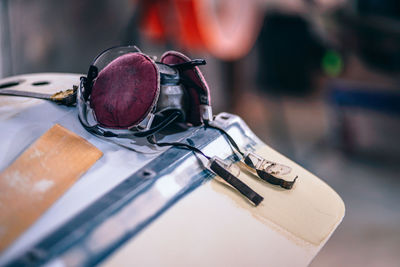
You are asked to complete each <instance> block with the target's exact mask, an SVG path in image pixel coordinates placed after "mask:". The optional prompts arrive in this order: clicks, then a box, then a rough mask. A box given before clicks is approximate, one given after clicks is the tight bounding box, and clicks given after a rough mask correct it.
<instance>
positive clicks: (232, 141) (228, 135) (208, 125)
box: [204, 121, 244, 157]
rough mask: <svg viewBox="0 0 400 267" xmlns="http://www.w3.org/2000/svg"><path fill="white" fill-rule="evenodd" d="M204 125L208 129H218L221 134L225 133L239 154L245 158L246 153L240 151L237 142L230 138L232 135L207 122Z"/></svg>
mask: <svg viewBox="0 0 400 267" xmlns="http://www.w3.org/2000/svg"><path fill="white" fill-rule="evenodd" d="M204 124H205V125H206V127H209V128H213V129H216V130H218V131H220V132H221V133H223V134H224V135H225V136H226V137H227V138H228V140H229V142H230V143H231V145H232V146H233V147H234V148H235V149H236V150H237V152H239V154H240V155H242V156H243V157H244V153H243V152H242V151H241V150H240V148H239V146H238V144H237V143H236V142H235V140H233V138H232V136H230V134H228V133H227V132H226V131H225V130H224V129H222V128H219V127H217V126H214V125H211V124H210V123H209V122H208V121H206V122H205V123H204Z"/></svg>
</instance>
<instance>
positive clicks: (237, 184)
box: [147, 135, 264, 206]
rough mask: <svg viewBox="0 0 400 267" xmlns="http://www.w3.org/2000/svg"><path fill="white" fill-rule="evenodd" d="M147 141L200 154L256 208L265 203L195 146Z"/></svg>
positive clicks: (218, 162)
mask: <svg viewBox="0 0 400 267" xmlns="http://www.w3.org/2000/svg"><path fill="white" fill-rule="evenodd" d="M147 140H148V141H149V143H151V144H153V145H157V146H160V147H165V146H173V147H176V148H181V149H189V150H191V151H193V152H195V153H198V154H200V155H202V156H203V157H205V158H206V159H207V160H208V162H209V168H210V170H211V171H212V172H214V173H215V174H216V175H218V176H219V177H221V178H222V179H224V181H226V182H227V183H228V184H230V185H231V186H232V187H233V188H235V189H236V190H237V191H239V192H240V193H241V194H242V195H243V196H245V197H246V198H247V199H248V200H249V201H250V202H252V203H253V204H254V205H255V206H258V204H260V203H261V201H263V199H264V198H263V197H262V196H260V195H259V194H257V193H256V192H255V191H254V190H253V189H251V188H250V187H249V186H248V185H246V184H245V183H243V182H242V181H241V180H240V179H239V178H237V177H236V176H235V175H233V174H232V173H231V172H230V171H229V170H228V169H227V168H226V167H225V166H224V163H223V162H222V161H221V160H219V159H218V158H216V157H213V158H211V157H209V156H207V155H206V154H205V153H204V152H203V151H201V150H200V149H198V148H197V147H195V146H192V145H189V144H186V143H180V142H157V140H156V139H155V136H154V135H152V136H149V137H147Z"/></svg>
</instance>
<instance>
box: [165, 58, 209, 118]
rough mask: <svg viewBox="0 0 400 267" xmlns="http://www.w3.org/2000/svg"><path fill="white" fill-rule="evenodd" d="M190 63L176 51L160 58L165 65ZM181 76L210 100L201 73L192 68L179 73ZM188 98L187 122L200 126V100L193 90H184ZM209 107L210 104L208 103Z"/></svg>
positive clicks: (197, 69)
mask: <svg viewBox="0 0 400 267" xmlns="http://www.w3.org/2000/svg"><path fill="white" fill-rule="evenodd" d="M188 61H190V58H188V57H187V56H185V55H184V54H182V53H179V52H176V51H168V52H165V53H164V54H163V55H162V57H161V62H162V63H165V64H179V63H184V62H188ZM181 75H183V76H185V77H184V78H185V79H187V80H191V81H193V82H194V83H195V84H197V85H198V86H199V87H200V88H202V89H203V90H204V95H207V96H208V99H209V101H211V99H210V89H209V88H208V85H207V82H206V80H205V79H204V76H203V74H202V73H201V71H200V69H199V68H198V67H194V68H193V69H188V70H185V71H183V72H182V73H181ZM186 89H187V91H188V94H189V96H190V97H189V98H190V103H189V104H190V105H189V106H190V107H193V108H191V109H190V110H188V111H187V120H188V122H190V123H192V124H193V125H200V124H201V120H200V100H199V94H198V93H197V90H196V89H195V88H186ZM209 104H210V105H211V103H209Z"/></svg>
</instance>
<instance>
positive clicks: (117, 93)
mask: <svg viewBox="0 0 400 267" xmlns="http://www.w3.org/2000/svg"><path fill="white" fill-rule="evenodd" d="M159 94H160V72H159V70H158V67H157V65H156V64H155V62H154V61H153V60H152V59H151V58H150V57H149V56H147V55H144V54H142V53H128V54H125V55H122V56H119V57H118V58H116V59H114V60H113V61H112V62H110V63H109V64H108V65H107V66H106V67H105V68H103V69H102V70H101V71H100V72H99V74H98V76H97V78H96V80H95V82H94V84H93V88H92V93H91V97H90V99H91V100H90V106H91V108H92V109H93V111H94V113H95V115H96V118H97V121H98V123H99V125H101V126H103V127H107V128H112V129H129V128H131V127H134V126H136V125H138V124H139V123H140V122H141V121H142V120H144V119H145V118H146V116H147V115H148V114H149V113H150V112H151V111H152V109H153V107H154V105H155V104H156V103H157V100H158V97H159Z"/></svg>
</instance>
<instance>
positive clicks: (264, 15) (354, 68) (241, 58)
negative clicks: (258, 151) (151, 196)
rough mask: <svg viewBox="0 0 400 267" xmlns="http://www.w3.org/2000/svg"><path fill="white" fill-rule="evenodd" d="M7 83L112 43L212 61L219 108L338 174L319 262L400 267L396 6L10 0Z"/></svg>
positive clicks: (2, 12) (1, 70)
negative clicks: (332, 217)
mask: <svg viewBox="0 0 400 267" xmlns="http://www.w3.org/2000/svg"><path fill="white" fill-rule="evenodd" d="M0 30H1V34H0V48H1V49H0V63H1V64H0V78H4V77H7V76H12V75H18V74H24V73H35V72H69V73H85V72H86V68H87V66H88V65H89V64H90V62H91V60H92V59H93V58H94V57H95V56H96V55H97V54H99V53H100V52H101V51H102V50H103V49H104V48H106V47H111V46H115V45H125V44H135V45H137V46H138V47H139V48H140V49H141V50H142V51H144V52H146V53H147V54H151V55H155V56H158V57H160V56H161V54H162V52H163V51H165V50H166V49H176V50H182V51H185V53H187V54H189V55H191V56H192V57H193V58H196V57H203V58H205V59H206V60H207V68H203V70H204V74H205V77H206V78H207V80H208V83H209V85H210V87H211V94H212V102H213V106H214V113H215V114H217V113H219V112H222V111H228V112H231V113H235V114H238V115H239V116H241V117H242V118H243V119H244V120H245V121H246V122H247V123H248V124H249V126H250V127H251V128H252V130H253V131H254V132H255V133H256V134H257V135H258V136H259V137H260V138H261V139H262V140H263V141H264V142H265V143H267V144H268V145H269V146H271V147H273V148H274V149H276V150H278V151H279V152H281V153H282V154H284V155H286V156H288V157H289V158H291V159H293V160H294V161H296V162H298V163H299V164H300V165H302V166H304V167H305V168H306V169H308V170H310V171H311V172H312V173H315V174H316V175H317V176H318V177H320V178H321V179H323V180H325V181H326V182H327V183H328V184H329V185H330V186H331V187H332V188H333V189H334V190H336V191H337V192H338V193H339V195H340V196H341V197H342V198H343V200H344V202H345V204H346V216H345V218H344V221H343V223H342V224H341V225H340V226H339V227H338V229H337V231H336V232H335V233H334V234H333V236H332V238H331V239H330V240H329V241H328V243H327V244H326V246H325V247H324V248H323V249H322V250H321V252H320V253H319V254H318V255H317V257H316V258H315V259H314V261H313V262H312V264H311V265H312V266H399V263H400V254H399V253H398V252H399V251H400V208H399V206H398V203H400V194H399V189H400V180H399V178H400V176H399V172H400V157H399V153H400V140H399V136H400V123H399V122H400V116H399V115H400V90H399V83H400V79H399V78H400V76H399V71H400V2H399V1H397V0H379V1H377V0H347V1H346V0H337V1H335V0H307V1H306V0H304V1H301V0H284V1H283V0H282V1H277V0H251V1H250V0H248V1H240V0H235V1H233V0H207V1H187V0H152V1H147V0H117V1H107V0H88V1H73V0H72V1H71V0H70V1H65V0H64V1H50V0H38V1H27V0H13V1H9V0H0Z"/></svg>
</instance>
